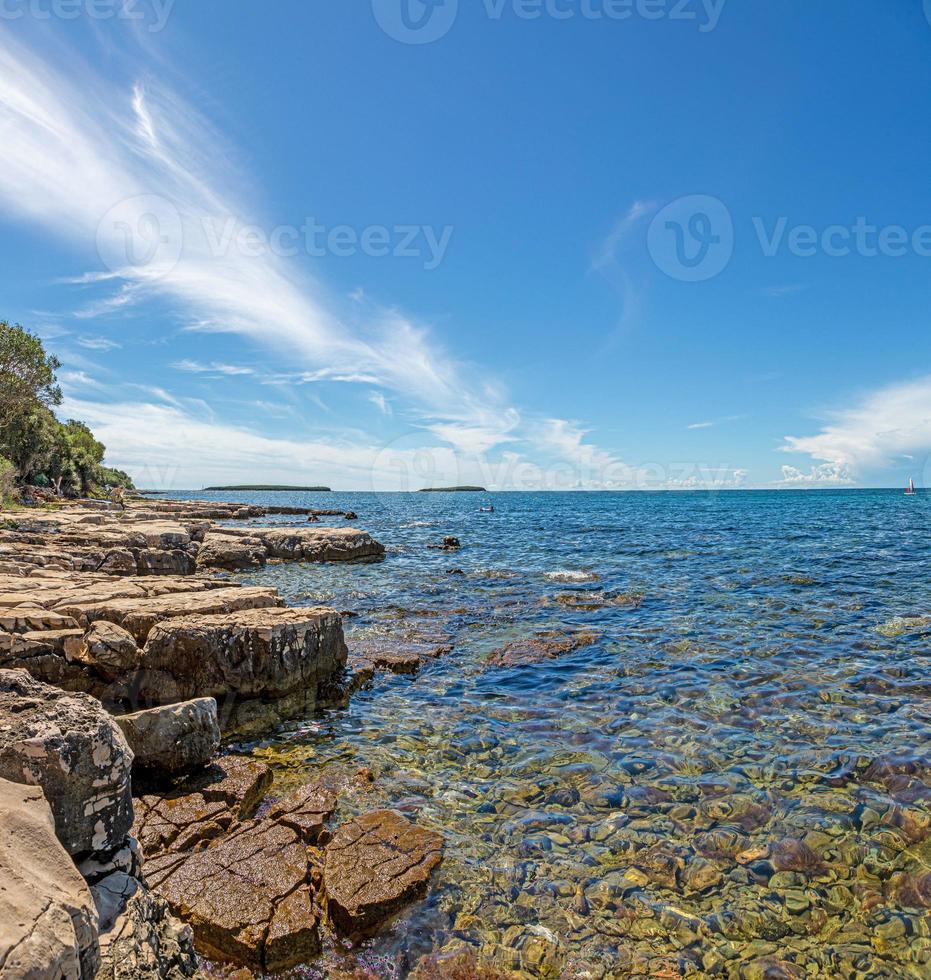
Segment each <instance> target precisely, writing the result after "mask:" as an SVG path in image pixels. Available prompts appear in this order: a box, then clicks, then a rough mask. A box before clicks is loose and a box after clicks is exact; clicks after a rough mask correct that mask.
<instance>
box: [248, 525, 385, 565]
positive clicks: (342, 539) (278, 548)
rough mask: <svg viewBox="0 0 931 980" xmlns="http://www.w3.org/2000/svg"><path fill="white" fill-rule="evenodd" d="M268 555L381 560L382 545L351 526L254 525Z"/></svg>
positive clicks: (313, 559) (312, 559)
mask: <svg viewBox="0 0 931 980" xmlns="http://www.w3.org/2000/svg"><path fill="white" fill-rule="evenodd" d="M254 533H255V536H256V537H257V538H258V539H259V540H260V541H262V542H263V543H264V545H265V547H266V548H267V549H268V554H269V557H270V558H279V559H281V560H283V561H309V562H331V561H381V560H382V559H383V558H384V557H385V548H384V545H382V544H379V543H378V542H377V541H376V540H375V539H374V538H373V537H372V536H371V535H370V534H368V533H367V532H366V531H358V530H356V529H355V528H351V527H304V528H274V529H272V530H268V529H266V528H261V527H260V528H255V531H254Z"/></svg>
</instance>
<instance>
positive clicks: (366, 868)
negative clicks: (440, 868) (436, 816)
mask: <svg viewBox="0 0 931 980" xmlns="http://www.w3.org/2000/svg"><path fill="white" fill-rule="evenodd" d="M442 853H443V839H442V837H441V836H440V835H439V834H437V833H434V832H433V831H430V830H425V829H423V828H422V827H418V826H416V825H415V824H412V823H411V822H410V821H409V820H406V819H405V818H404V817H403V816H402V815H401V814H400V813H397V812H396V811H394V810H377V811H375V812H373V813H366V814H363V815H362V816H360V817H356V818H355V819H354V820H352V821H350V822H349V823H347V824H343V825H342V826H341V827H340V828H339V829H338V830H337V831H336V833H335V834H334V836H333V840H332V841H330V843H329V844H328V845H327V848H326V852H325V859H324V871H323V881H324V889H325V892H326V906H327V914H328V915H329V917H330V919H331V920H332V922H333V924H334V926H335V927H336V928H337V929H339V930H340V931H341V932H343V933H346V934H348V935H351V934H353V933H358V932H363V931H367V930H369V929H371V928H373V927H374V926H377V925H379V924H380V923H381V922H383V921H384V920H385V919H387V918H388V917H389V916H390V915H392V914H393V913H394V912H396V911H397V910H398V909H400V908H401V907H402V906H404V905H405V904H407V903H408V902H409V901H411V900H412V899H413V898H415V897H417V896H418V895H421V894H423V892H424V891H425V890H426V888H427V882H428V880H429V878H430V874H431V872H432V871H433V869H434V868H436V866H437V865H438V864H439V863H440V861H441V860H442Z"/></svg>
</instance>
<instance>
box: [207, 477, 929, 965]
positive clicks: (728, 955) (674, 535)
mask: <svg viewBox="0 0 931 980" xmlns="http://www.w3.org/2000/svg"><path fill="white" fill-rule="evenodd" d="M192 496H197V497H200V498H203V497H207V498H210V497H211V496H213V497H214V499H221V498H222V499H241V500H244V501H249V502H255V503H269V504H287V503H294V504H300V505H306V506H315V507H316V506H319V507H326V508H330V507H333V508H337V507H338V508H345V509H352V510H355V511H356V512H357V513H358V515H359V520H358V521H356V522H353V523H354V524H356V526H360V527H364V528H365V529H366V530H369V531H371V532H372V533H373V535H375V536H376V537H377V538H378V539H379V540H381V541H382V542H383V543H384V544H385V545H386V546H387V547H388V556H387V560H386V561H385V563H384V564H382V565H370V566H300V565H277V566H270V567H269V568H267V569H265V570H263V571H261V572H258V573H253V574H250V575H248V576H243V577H242V578H243V579H244V580H245V581H249V582H254V583H261V584H270V585H275V586H276V587H278V588H279V589H280V590H281V592H282V594H283V595H284V596H285V597H286V598H287V599H288V601H289V602H291V603H292V604H295V605H312V604H317V603H321V602H323V603H327V604H332V605H333V606H335V607H336V608H338V609H340V610H351V611H353V612H354V613H356V614H358V615H357V616H356V617H354V618H352V619H349V620H347V639H348V642H349V645H350V649H352V647H353V645H354V644H361V643H366V642H371V641H372V640H373V639H382V640H384V641H386V642H389V643H391V644H394V645H397V646H399V647H403V646H404V644H410V643H414V644H423V643H425V644H428V645H430V646H439V645H445V644H451V645H452V646H453V651H452V652H451V653H448V654H446V655H445V656H443V657H440V658H438V659H436V660H434V661H430V662H429V663H428V664H427V665H426V666H425V667H424V669H423V670H422V671H421V673H420V675H419V676H418V677H417V678H406V677H385V678H380V679H378V680H377V681H376V683H375V685H374V686H373V687H372V688H371V689H369V690H366V691H362V692H360V693H358V694H356V695H355V696H354V698H353V700H352V703H351V705H350V706H349V707H348V708H346V709H345V710H335V711H331V712H328V713H327V714H326V715H324V716H322V717H318V718H315V719H307V720H305V721H302V722H300V723H295V724H292V725H289V726H287V727H285V728H284V729H283V730H282V731H280V732H278V733H276V734H275V736H274V737H270V738H268V739H265V740H263V741H262V742H260V743H257V744H253V745H250V746H249V748H250V749H251V750H252V751H255V752H256V753H257V754H258V755H259V756H261V757H263V758H266V759H268V760H269V761H270V762H272V763H273V764H274V765H275V766H276V768H277V769H278V780H279V783H284V784H289V783H294V784H298V783H303V782H307V781H310V780H312V779H313V778H316V776H317V775H319V773H320V771H321V770H329V771H330V772H333V771H346V772H354V771H356V770H358V769H359V768H361V767H367V768H369V769H371V770H372V772H373V773H374V774H375V776H376V780H375V783H374V785H373V787H372V788H371V789H370V790H358V791H354V792H347V793H346V794H345V796H344V797H343V801H342V812H343V813H344V814H349V813H352V812H353V811H354V810H357V809H370V808H372V807H373V806H379V805H383V804H387V805H391V806H394V807H397V808H398V809H401V810H403V811H405V812H408V813H409V814H411V815H412V816H414V817H416V819H417V821H418V822H420V823H423V824H425V825H429V826H432V827H435V828H437V829H440V830H442V831H443V832H444V834H445V836H446V841H447V848H446V855H445V860H444V863H443V866H442V868H441V870H440V872H439V874H438V876H437V877H436V879H435V881H434V887H433V889H432V891H431V893H430V896H429V897H428V899H427V900H425V901H424V902H423V903H421V904H420V905H418V906H416V907H415V908H414V909H413V910H411V911H410V912H408V913H406V914H404V915H402V917H401V918H399V919H398V920H396V921H395V923H394V924H393V925H392V927H391V928H390V929H388V930H387V931H385V932H384V933H383V934H382V935H381V936H379V937H377V938H376V939H375V940H373V941H371V942H369V943H367V944H365V946H364V947H363V948H362V949H360V950H357V951H354V952H353V953H352V955H351V957H350V959H354V958H355V959H356V960H357V962H358V963H359V964H360V965H361V966H363V967H365V968H367V969H368V970H370V971H371V972H370V973H369V974H360V975H370V976H377V977H395V976H396V977H403V976H405V975H406V974H407V972H408V971H409V969H410V966H411V965H412V964H413V963H415V962H416V961H417V959H418V958H419V957H420V956H421V955H422V954H427V953H437V952H440V951H443V950H455V949H458V948H460V947H467V948H469V949H471V950H473V951H474V952H475V953H476V955H477V956H478V957H479V958H480V959H481V960H482V961H483V962H489V963H492V964H494V965H496V966H497V967H498V968H499V969H501V970H502V971H505V972H506V971H508V970H515V971H516V970H522V971H524V974H525V975H527V976H554V977H557V976H562V977H584V976H591V977H627V976H644V977H646V976H654V977H676V976H687V975H695V976H723V977H728V978H730V977H739V978H747V980H754V978H764V977H765V978H769V977H773V978H778V977H783V976H785V977H795V976H799V977H801V976H829V977H931V915H929V909H931V788H929V787H931V757H929V741H928V736H929V733H931V715H929V712H928V706H929V703H931V701H929V696H931V678H929V676H928V655H929V653H931V619H929V620H928V621H927V622H923V621H922V620H921V617H924V616H929V617H931V582H929V574H928V573H929V567H931V566H929V558H931V536H929V526H931V521H929V518H931V496H919V497H918V498H916V499H907V498H906V497H904V495H903V494H902V493H901V491H895V492H893V491H845V492H816V493H794V492H784V493H765V492H763V493H742V492H737V493H726V494H495V495H490V496H488V497H486V496H484V495H473V494H462V495H458V494H442V495H433V494H398V495H392V494H320V495H303V494H298V495H293V496H292V495H287V494H267V495H263V494H222V495H202V494H197V495H192ZM489 502H493V503H494V505H495V508H496V513H494V514H482V513H479V512H478V509H479V507H480V506H481V505H482V504H487V503H489ZM282 520H294V519H282ZM335 523H342V522H335ZM447 534H453V535H456V536H457V537H459V538H460V539H461V540H462V543H463V545H464V547H463V550H462V551H460V552H457V553H444V552H440V551H434V550H430V549H429V548H428V547H427V546H428V545H429V544H431V543H435V542H437V541H439V540H441V539H442V537H443V536H444V535H447ZM454 568H458V569H461V570H462V571H463V572H464V573H465V574H464V575H463V576H459V575H449V574H447V572H448V571H449V570H450V569H454ZM539 637H543V638H546V639H548V640H549V641H551V643H550V649H551V652H552V648H553V647H570V648H571V646H572V645H573V643H572V642H569V641H570V640H572V641H573V642H574V643H576V644H581V645H580V646H579V648H578V649H575V650H571V649H570V651H569V652H567V653H565V654H564V655H562V656H557V657H555V658H554V659H547V660H543V661H540V662H531V663H523V664H521V663H517V664H506V665H504V666H491V665H489V663H488V660H489V658H492V660H494V657H495V654H496V653H497V652H500V651H501V650H502V649H508V644H510V643H513V642H514V641H520V640H526V639H529V638H539ZM519 653H520V651H518V652H517V654H515V657H517V658H518V659H519V657H518V655H519ZM512 659H514V658H512ZM329 955H330V960H329V962H330V963H331V964H332V963H335V962H336V958H337V951H332V950H331V952H330V954H329ZM331 969H335V968H334V967H331ZM303 975H307V976H322V975H324V973H323V969H322V968H321V967H320V966H317V967H315V968H313V969H310V970H307V971H304V973H303ZM330 975H333V974H330Z"/></svg>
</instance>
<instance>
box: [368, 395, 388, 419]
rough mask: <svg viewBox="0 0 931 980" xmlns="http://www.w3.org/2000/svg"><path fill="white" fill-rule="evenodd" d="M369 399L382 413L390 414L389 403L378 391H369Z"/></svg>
mask: <svg viewBox="0 0 931 980" xmlns="http://www.w3.org/2000/svg"><path fill="white" fill-rule="evenodd" d="M369 401H370V402H371V403H372V404H373V405H374V406H375V407H376V408H377V409H378V411H379V412H381V414H382V415H391V414H392V410H391V403H390V402H389V401H388V399H387V398H385V396H384V395H383V394H382V393H381V392H380V391H371V392H369Z"/></svg>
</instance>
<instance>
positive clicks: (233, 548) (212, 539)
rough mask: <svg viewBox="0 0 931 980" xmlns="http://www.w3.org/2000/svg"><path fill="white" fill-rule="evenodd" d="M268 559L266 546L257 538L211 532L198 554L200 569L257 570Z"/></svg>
mask: <svg viewBox="0 0 931 980" xmlns="http://www.w3.org/2000/svg"><path fill="white" fill-rule="evenodd" d="M267 558H268V552H267V551H266V550H265V545H264V544H262V542H261V541H259V540H258V539H257V538H252V537H242V536H239V535H232V534H220V533H217V532H210V533H209V534H207V535H206V536H205V537H204V542H203V544H202V545H201V546H200V551H198V552H197V567H198V568H225V569H228V570H232V569H237V568H255V567H257V566H259V565H264V564H265V562H266V559H267Z"/></svg>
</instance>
